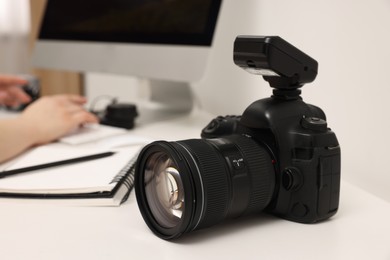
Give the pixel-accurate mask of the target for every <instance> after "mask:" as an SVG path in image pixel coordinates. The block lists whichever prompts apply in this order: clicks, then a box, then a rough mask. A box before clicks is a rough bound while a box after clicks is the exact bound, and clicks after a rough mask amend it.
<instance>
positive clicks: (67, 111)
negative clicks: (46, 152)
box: [0, 95, 98, 162]
mask: <svg viewBox="0 0 390 260" xmlns="http://www.w3.org/2000/svg"><path fill="white" fill-rule="evenodd" d="M85 102H86V100H85V98H84V97H81V96H77V95H58V96H51V97H42V98H40V99H39V100H37V101H35V102H34V103H33V104H31V105H30V106H28V107H27V108H26V110H25V111H23V113H22V114H21V115H20V116H19V117H16V118H13V119H6V120H2V121H0V162H4V161H5V160H8V159H11V158H12V157H14V156H16V155H18V154H19V153H21V152H22V151H24V150H26V149H27V148H29V147H31V146H34V145H39V144H45V143H48V142H51V141H54V140H57V139H58V138H60V137H62V136H64V135H66V134H67V133H69V132H71V131H73V130H75V129H77V128H78V127H80V126H81V125H82V124H85V123H97V122H98V119H97V118H96V116H94V115H93V114H91V113H89V112H87V111H86V110H85V109H84V108H83V107H82V105H83V104H84V103H85Z"/></svg>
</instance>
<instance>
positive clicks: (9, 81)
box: [0, 75, 31, 106]
mask: <svg viewBox="0 0 390 260" xmlns="http://www.w3.org/2000/svg"><path fill="white" fill-rule="evenodd" d="M25 84H27V81H26V80H24V79H22V78H19V77H14V76H9V75H0V104H1V105H7V106H17V105H20V104H25V103H28V102H30V101H31V98H30V96H29V95H27V94H26V93H25V92H24V91H23V90H22V89H21V88H20V86H23V85H25Z"/></svg>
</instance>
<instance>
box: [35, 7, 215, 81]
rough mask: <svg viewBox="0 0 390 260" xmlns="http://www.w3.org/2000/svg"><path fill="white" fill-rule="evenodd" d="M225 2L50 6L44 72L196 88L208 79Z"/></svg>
mask: <svg viewBox="0 0 390 260" xmlns="http://www.w3.org/2000/svg"><path fill="white" fill-rule="evenodd" d="M221 2H222V0H109V1H108V0H82V1H79V0H48V2H47V6H46V10H45V13H44V17H43V20H42V24H41V30H40V33H39V39H38V42H37V44H36V47H35V49H34V54H33V65H35V66H36V67H40V68H49V69H61V70H71V71H83V72H103V73H113V74H118V75H131V76H138V77H142V78H148V79H159V80H172V81H180V82H193V81H197V80H199V79H200V78H201V77H202V75H203V74H204V70H205V67H206V64H207V60H208V55H209V49H210V48H211V45H212V40H213V36H214V32H215V29H216V24H217V17H218V14H219V11H220V6H221Z"/></svg>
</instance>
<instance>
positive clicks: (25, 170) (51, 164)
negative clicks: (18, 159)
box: [0, 152, 115, 178]
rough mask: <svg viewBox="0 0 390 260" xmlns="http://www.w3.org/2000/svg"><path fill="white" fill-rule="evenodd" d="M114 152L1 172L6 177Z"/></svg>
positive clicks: (97, 157)
mask: <svg viewBox="0 0 390 260" xmlns="http://www.w3.org/2000/svg"><path fill="white" fill-rule="evenodd" d="M113 154H115V152H104V153H98V154H92V155H87V156H82V157H77V158H72V159H66V160H61V161H56V162H51V163H44V164H38V165H34V166H28V167H23V168H19V169H14V170H9V171H2V172H0V178H4V177H7V176H10V175H15V174H19V173H25V172H31V171H36V170H41V169H46V168H51V167H56V166H61V165H66V164H73V163H79V162H85V161H90V160H95V159H100V158H104V157H108V156H111V155H113Z"/></svg>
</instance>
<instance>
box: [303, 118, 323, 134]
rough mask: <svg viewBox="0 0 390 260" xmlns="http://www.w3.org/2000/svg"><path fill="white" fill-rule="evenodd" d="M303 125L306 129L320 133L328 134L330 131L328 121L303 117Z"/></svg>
mask: <svg viewBox="0 0 390 260" xmlns="http://www.w3.org/2000/svg"><path fill="white" fill-rule="evenodd" d="M301 125H302V127H303V128H305V129H309V130H313V131H318V132H326V131H327V130H328V124H327V123H326V121H325V120H324V119H321V118H318V117H303V118H302V120H301Z"/></svg>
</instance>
